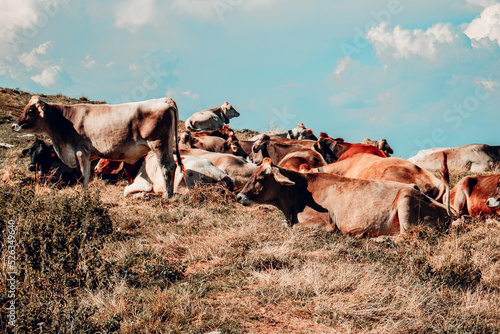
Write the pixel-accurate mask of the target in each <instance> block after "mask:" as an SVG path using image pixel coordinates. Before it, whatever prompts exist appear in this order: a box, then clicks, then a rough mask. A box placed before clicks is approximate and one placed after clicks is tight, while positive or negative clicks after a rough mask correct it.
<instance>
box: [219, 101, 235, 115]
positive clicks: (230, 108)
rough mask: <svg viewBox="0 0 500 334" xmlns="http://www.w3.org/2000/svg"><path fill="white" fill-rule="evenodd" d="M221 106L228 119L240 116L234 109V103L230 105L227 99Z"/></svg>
mask: <svg viewBox="0 0 500 334" xmlns="http://www.w3.org/2000/svg"><path fill="white" fill-rule="evenodd" d="M220 108H221V109H222V112H223V113H224V115H225V116H226V117H227V118H228V119H231V118H233V117H238V116H240V113H239V112H237V111H236V109H234V108H233V106H232V105H230V104H229V103H227V101H226V102H224V104H223V105H222V106H221V107H220Z"/></svg>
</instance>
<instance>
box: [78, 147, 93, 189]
mask: <svg viewBox="0 0 500 334" xmlns="http://www.w3.org/2000/svg"><path fill="white" fill-rule="evenodd" d="M76 159H77V160H78V163H79V164H80V170H81V171H82V176H83V189H88V187H89V180H90V159H89V155H88V154H87V153H86V152H85V150H79V151H77V152H76Z"/></svg>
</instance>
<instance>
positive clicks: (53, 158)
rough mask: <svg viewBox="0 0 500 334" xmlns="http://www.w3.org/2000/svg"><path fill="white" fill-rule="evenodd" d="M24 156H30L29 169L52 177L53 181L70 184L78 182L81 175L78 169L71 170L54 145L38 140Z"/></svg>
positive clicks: (24, 152)
mask: <svg viewBox="0 0 500 334" xmlns="http://www.w3.org/2000/svg"><path fill="white" fill-rule="evenodd" d="M22 155H23V156H30V158H31V162H30V165H29V167H28V169H29V170H30V171H31V172H36V171H38V173H39V174H40V175H42V176H45V175H50V176H51V177H53V179H54V180H55V181H56V182H57V181H61V182H63V183H66V184H69V183H74V182H76V181H77V180H78V179H79V178H80V177H81V174H80V173H79V172H78V169H77V168H69V167H68V166H66V165H65V164H64V163H63V162H62V161H61V159H59V157H58V156H57V154H56V152H55V151H54V147H53V146H52V145H50V146H49V145H47V144H45V142H44V141H43V140H40V139H36V140H35V142H34V143H33V145H31V147H30V148H28V149H25V150H23V151H22Z"/></svg>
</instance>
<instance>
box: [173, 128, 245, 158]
mask: <svg viewBox="0 0 500 334" xmlns="http://www.w3.org/2000/svg"><path fill="white" fill-rule="evenodd" d="M179 148H180V149H181V150H187V149H191V148H199V149H202V150H205V151H210V152H220V153H229V154H234V155H238V156H241V157H244V158H246V157H247V156H248V154H247V153H246V152H245V151H244V150H243V149H242V148H241V146H240V144H239V141H238V139H237V138H236V137H235V136H233V135H230V136H228V138H227V139H224V138H221V137H215V136H193V135H192V134H191V133H189V132H184V133H182V134H181V135H180V140H179Z"/></svg>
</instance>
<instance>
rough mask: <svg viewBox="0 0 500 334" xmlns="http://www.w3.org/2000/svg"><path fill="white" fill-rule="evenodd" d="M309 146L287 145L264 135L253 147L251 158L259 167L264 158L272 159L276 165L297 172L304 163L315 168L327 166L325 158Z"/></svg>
mask: <svg viewBox="0 0 500 334" xmlns="http://www.w3.org/2000/svg"><path fill="white" fill-rule="evenodd" d="M313 143H314V142H313ZM307 145H309V144H307ZM307 145H302V144H301V143H296V144H287V143H286V142H282V141H281V140H277V141H275V140H272V139H271V138H270V137H269V136H268V135H263V136H262V138H261V139H259V140H258V141H256V142H255V144H254V146H253V147H252V153H251V155H250V158H251V159H252V161H253V162H254V163H256V164H257V165H258V164H260V163H262V161H263V160H264V158H270V159H271V161H272V162H273V163H274V164H276V165H278V166H280V167H283V168H290V169H292V170H295V171H298V170H299V166H300V165H301V164H303V163H307V164H308V165H309V166H314V167H321V166H324V165H326V161H325V159H324V158H323V156H322V155H321V154H320V153H319V152H318V151H316V150H314V149H311V148H308V147H307Z"/></svg>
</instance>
